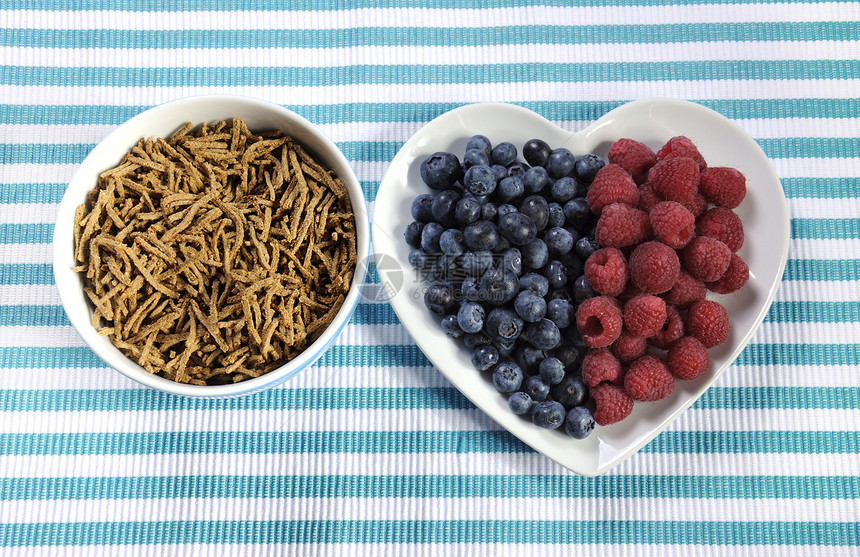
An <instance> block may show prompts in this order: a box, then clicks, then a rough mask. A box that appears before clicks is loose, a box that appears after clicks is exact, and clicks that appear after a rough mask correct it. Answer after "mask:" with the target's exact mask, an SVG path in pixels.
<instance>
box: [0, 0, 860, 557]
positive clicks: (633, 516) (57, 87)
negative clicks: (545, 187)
mask: <svg viewBox="0 0 860 557" xmlns="http://www.w3.org/2000/svg"><path fill="white" fill-rule="evenodd" d="M858 20H860V4H858V3H852V2H818V1H814V0H809V1H802V2H775V3H770V2H766V1H765V2H762V1H757V0H749V1H742V0H726V1H725V2H720V3H710V2H707V1H705V0H690V1H688V2H683V1H681V2H670V3H669V4H668V5H664V4H663V3H662V2H656V1H654V0H629V1H623V2H622V1H611V2H608V3H607V4H606V5H605V6H604V7H592V6H591V5H590V3H588V2H581V1H578V0H570V1H561V0H548V1H543V2H537V3H536V2H532V1H524V0H488V1H486V2H482V3H476V5H474V6H472V7H467V6H464V2H457V1H453V0H433V1H430V0H417V1H416V2H406V1H403V0H341V1H334V0H320V1H318V2H307V3H302V2H299V1H297V0H277V1H275V0H255V1H241V0H238V1H237V0H234V1H232V2H227V1H223V0H181V1H176V2H165V1H155V0H151V1H148V0H124V1H123V2H115V1H113V0H77V1H75V2H63V1H60V0H0V554H2V555H51V556H56V555H83V554H88V555H159V556H160V555H243V556H245V555H418V554H429V555H497V554H501V555H535V556H539V555H577V556H578V555H583V556H584V555H599V556H605V555H620V554H653V555H661V556H669V555H677V556H682V555H683V556H690V555H718V554H721V555H797V556H808V555H815V556H831V555H857V554H858V553H857V552H858V551H860V550H858V547H857V546H858V544H860V527H858V522H857V516H858V514H860V476H858V473H859V472H860V455H858V453H860V391H858V387H860V371H858V365H860V348H858V346H860V344H858V339H860V304H858V302H860V284H858V280H860V219H858V214H860V139H858V137H860V24H858ZM200 93H238V94H243V95H249V96H254V97H259V98H262V99H266V100H269V101H273V102H275V103H278V104H281V105H284V106H286V107H288V108H290V109H292V110H294V111H296V112H298V113H300V114H302V115H303V116H305V117H307V118H308V119H310V120H312V121H313V122H316V123H318V124H319V125H321V126H322V128H323V129H324V131H325V132H327V133H328V134H329V135H330V136H331V137H332V138H333V139H334V140H335V142H337V143H338V144H339V146H340V147H341V148H342V149H343V150H344V152H345V153H346V154H347V157H348V158H349V159H350V161H351V162H352V163H353V165H354V168H355V170H356V173H357V174H358V177H359V178H360V180H361V181H362V184H363V187H364V189H365V192H366V195H367V197H368V200H369V206H370V211H371V214H372V213H373V207H374V199H375V195H376V192H377V189H378V185H379V182H380V180H381V178H382V176H383V174H384V172H385V170H386V168H387V165H388V162H389V161H390V160H391V158H392V157H393V156H394V154H395V152H396V151H397V149H398V148H399V147H400V146H401V145H402V144H403V142H405V141H406V140H407V139H408V138H409V137H410V136H411V134H413V133H414V132H415V131H416V130H417V129H419V127H421V126H422V125H423V124H425V123H426V122H428V121H429V120H431V119H433V118H434V117H436V116H438V115H439V114H441V113H443V112H445V111H446V110H449V109H451V108H454V107H457V106H460V105H462V104H465V103H471V102H476V101H484V100H493V101H504V102H510V103H515V104H519V105H522V106H525V107H528V108H530V109H532V110H534V111H536V112H538V113H540V114H542V115H544V116H546V117H547V118H549V119H550V120H553V121H555V122H557V123H558V124H559V125H561V126H563V127H565V128H567V129H570V130H577V129H581V128H583V127H585V126H586V125H587V124H588V123H589V122H591V121H593V120H595V119H596V118H598V117H599V116H600V115H601V114H603V113H604V112H606V111H607V110H610V109H611V108H613V107H615V106H618V105H620V104H622V103H624V102H626V101H629V100H632V99H637V98H642V97H651V96H660V97H672V98H679V99H687V100H692V101H695V102H698V103H701V104H703V105H705V106H707V107H710V108H713V109H715V110H717V111H719V112H720V113H722V114H724V115H726V116H727V117H729V118H731V119H733V120H735V121H736V122H737V123H738V124H739V125H740V126H742V127H743V128H744V129H745V130H747V131H748V132H749V133H750V134H751V135H752V136H753V137H754V138H755V139H756V140H757V141H758V142H759V144H760V145H761V146H762V148H763V149H764V150H765V152H766V153H767V154H768V156H769V157H771V159H772V161H773V163H774V166H775V167H776V170H777V172H778V173H779V175H780V177H781V179H782V183H783V186H784V189H785V194H786V197H787V198H788V202H789V210H790V214H791V234H792V238H791V249H790V254H789V261H788V265H787V268H786V271H785V276H784V279H783V282H782V285H781V288H780V291H779V293H778V295H777V299H776V302H775V303H774V305H773V307H772V309H771V311H770V313H769V314H768V316H767V318H766V320H765V323H764V324H763V326H762V327H761V329H760V331H759V332H758V333H757V334H756V335H755V337H754V338H753V341H752V345H751V346H750V347H749V348H748V349H747V350H746V351H744V352H743V354H742V355H741V356H740V358H739V359H738V360H737V362H736V363H735V365H733V366H732V367H731V368H730V369H729V370H728V372H726V373H725V375H724V376H723V377H722V378H721V379H720V380H719V382H718V383H717V384H716V385H715V386H714V387H713V388H711V389H710V390H709V391H708V392H707V393H706V394H705V395H704V397H703V398H702V399H701V400H699V401H698V402H697V403H696V404H695V405H694V406H693V407H692V408H691V409H690V410H689V411H687V412H686V413H685V414H684V415H683V416H682V417H681V418H680V420H678V421H677V422H676V423H675V424H673V425H672V426H671V427H669V429H668V430H667V431H665V432H664V433H662V434H661V435H659V436H658V437H657V438H656V439H655V440H654V441H653V442H651V443H650V444H648V445H647V446H646V447H645V448H644V449H642V450H641V451H640V452H639V453H637V454H636V455H634V456H633V457H632V458H630V459H629V460H628V461H626V462H624V463H623V464H622V465H621V466H619V467H618V468H616V469H614V470H612V471H611V472H609V473H608V474H606V475H604V476H601V477H597V478H583V477H580V476H577V475H575V474H572V473H570V472H567V471H566V470H564V469H562V468H560V467H559V466H557V465H555V464H554V463H552V462H551V461H549V460H548V459H546V458H544V457H542V456H541V455H539V454H537V453H535V452H533V451H532V450H530V449H529V448H528V447H526V446H525V445H523V444H522V443H520V442H518V441H517V440H516V439H515V438H513V437H512V436H511V435H509V434H508V433H507V432H505V431H503V430H500V428H499V426H498V425H497V424H496V423H495V422H493V421H492V420H490V419H489V418H488V417H486V416H485V415H484V414H483V413H481V412H480V411H479V410H477V409H476V408H475V407H474V406H473V405H472V404H471V403H469V402H468V401H467V400H466V399H465V398H464V397H463V396H462V395H461V394H460V393H459V392H457V391H456V390H455V389H453V388H452V386H451V385H450V384H449V383H447V382H446V381H445V380H444V379H443V377H442V376H441V375H440V374H439V372H438V371H437V370H435V369H434V368H433V367H432V366H431V365H430V364H429V362H428V360H427V359H426V357H425V356H424V355H423V354H422V353H421V352H420V351H419V350H418V349H417V348H416V346H415V345H414V343H413V342H412V340H411V339H410V337H409V336H408V334H407V333H406V331H405V329H404V328H403V327H402V326H401V325H400V324H399V323H398V321H397V319H396V316H395V315H394V314H393V312H392V311H391V309H390V307H389V306H387V305H386V304H382V303H380V304H373V303H368V302H365V303H362V304H361V305H360V306H359V308H358V310H357V312H356V314H355V317H354V318H353V320H352V322H351V324H350V325H349V326H348V328H347V329H346V331H345V332H344V333H343V335H342V336H341V337H340V338H339V340H338V342H337V345H336V346H334V347H333V348H332V349H331V350H330V351H329V352H327V353H326V355H325V356H324V357H323V358H322V360H320V362H319V363H318V365H316V366H314V367H313V369H312V370H310V371H308V372H306V373H304V374H302V375H300V376H299V377H297V378H295V379H294V380H292V381H290V382H288V383H287V384H284V385H283V386H280V387H278V388H274V389H272V390H269V391H266V392H263V393H260V394H257V395H253V396H248V397H243V398H236V399H231V400H214V401H213V400H198V399H188V398H177V397H173V396H168V395H165V394H160V393H158V392H155V391H152V390H147V389H144V388H141V387H140V386H138V385H137V384H134V383H132V382H130V381H129V380H126V379H125V378H124V377H123V376H121V375H119V374H118V373H116V372H113V371H112V370H110V369H109V368H107V367H106V366H105V365H104V364H103V363H102V362H101V361H100V360H98V359H97V358H96V357H95V355H94V354H93V353H92V352H91V351H90V350H89V349H88V348H86V347H85V346H84V344H83V342H82V341H81V340H80V338H79V337H78V335H77V334H76V333H75V331H74V330H73V329H72V327H71V326H70V325H69V322H68V320H67V318H66V316H65V314H64V312H63V309H62V307H61V306H60V302H59V299H58V295H57V292H56V289H55V286H54V284H53V277H52V274H51V267H50V264H51V243H50V242H51V235H52V228H53V221H54V218H55V217H54V215H55V211H56V210H57V206H58V203H59V201H60V199H61V197H62V195H63V192H64V190H65V187H66V184H67V183H68V181H69V180H70V179H71V177H72V175H73V173H74V172H75V170H76V168H77V166H78V165H79V163H80V162H81V161H82V160H83V158H84V157H85V156H86V155H87V153H88V152H89V151H90V150H91V149H92V148H93V146H94V145H95V144H96V143H98V142H99V141H100V140H101V139H102V138H103V137H105V136H106V135H107V134H108V133H109V132H110V131H111V130H113V129H114V128H115V127H116V126H118V125H119V124H120V123H122V122H123V121H125V120H126V119H128V118H129V117H131V116H133V115H135V114H137V113H139V112H141V111H143V110H144V109H146V108H148V107H151V106H153V105H156V104H159V103H162V102H165V101H169V100H172V99H176V98H179V97H184V96H188V95H192V94H200ZM371 280H378V278H377V277H375V275H374V274H373V273H372V274H371Z"/></svg>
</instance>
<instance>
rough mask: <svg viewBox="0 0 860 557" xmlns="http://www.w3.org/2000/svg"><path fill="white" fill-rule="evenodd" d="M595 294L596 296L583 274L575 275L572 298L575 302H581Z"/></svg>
mask: <svg viewBox="0 0 860 557" xmlns="http://www.w3.org/2000/svg"><path fill="white" fill-rule="evenodd" d="M595 296H597V292H595V291H594V288H592V287H591V284H590V283H589V282H588V279H587V278H585V275H580V276H578V277H576V280H575V281H574V282H573V299H574V300H575V301H576V303H577V304H581V303H582V302H584V301H585V300H587V299H589V298H594V297H595Z"/></svg>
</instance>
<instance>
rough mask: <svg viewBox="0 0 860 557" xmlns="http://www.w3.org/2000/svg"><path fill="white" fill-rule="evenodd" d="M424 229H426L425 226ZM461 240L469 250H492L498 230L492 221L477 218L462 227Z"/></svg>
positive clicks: (497, 239)
mask: <svg viewBox="0 0 860 557" xmlns="http://www.w3.org/2000/svg"><path fill="white" fill-rule="evenodd" d="M424 230H425V231H426V230H427V226H425V227H424ZM439 234H440V235H441V234H442V233H441V232H440V233H439ZM463 240H464V241H465V242H466V247H468V248H469V249H471V250H493V249H494V248H495V247H496V245H497V244H498V243H499V231H498V229H497V228H496V225H495V224H493V223H492V222H490V221H486V220H477V221H475V222H473V223H471V224H467V225H466V227H465V228H463ZM422 245H423V242H422Z"/></svg>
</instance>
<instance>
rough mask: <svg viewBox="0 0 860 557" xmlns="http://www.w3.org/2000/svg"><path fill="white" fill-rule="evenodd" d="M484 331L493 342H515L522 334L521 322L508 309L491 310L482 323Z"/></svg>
mask: <svg viewBox="0 0 860 557" xmlns="http://www.w3.org/2000/svg"><path fill="white" fill-rule="evenodd" d="M484 323H485V324H486V325H485V329H486V331H487V334H488V335H489V336H490V338H492V339H494V340H497V339H498V340H515V339H517V338H518V337H519V336H520V334H522V332H523V325H524V323H523V320H522V319H520V317H519V316H518V315H517V314H516V313H514V312H513V311H511V310H510V309H508V308H493V309H491V310H490V313H488V314H487V318H486V320H485V321H484Z"/></svg>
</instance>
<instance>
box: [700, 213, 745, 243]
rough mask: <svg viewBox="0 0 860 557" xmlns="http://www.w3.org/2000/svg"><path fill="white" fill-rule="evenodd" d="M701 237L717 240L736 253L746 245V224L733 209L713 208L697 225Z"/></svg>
mask: <svg viewBox="0 0 860 557" xmlns="http://www.w3.org/2000/svg"><path fill="white" fill-rule="evenodd" d="M696 228H697V230H698V232H699V236H708V237H710V238H716V239H717V240H719V241H721V242H722V243H724V244H725V245H726V246H728V248H729V249H730V250H732V251H734V252H736V251H738V250H739V249H741V247H742V246H743V245H744V224H743V222H741V218H740V217H739V216H737V215H736V214H735V212H734V211H732V210H731V209H726V208H725V207H711V208H710V209H708V211H707V212H706V213H705V214H704V215H702V217H701V218H700V219H699V222H698V223H697V225H696Z"/></svg>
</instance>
